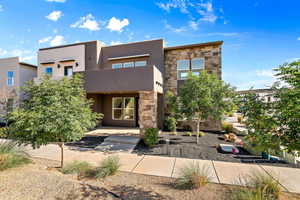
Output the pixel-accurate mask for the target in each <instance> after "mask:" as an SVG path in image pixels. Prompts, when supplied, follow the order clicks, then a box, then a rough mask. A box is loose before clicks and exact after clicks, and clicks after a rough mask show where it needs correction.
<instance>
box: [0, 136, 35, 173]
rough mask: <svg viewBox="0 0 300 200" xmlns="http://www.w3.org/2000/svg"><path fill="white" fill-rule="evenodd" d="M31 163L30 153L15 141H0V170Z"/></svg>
mask: <svg viewBox="0 0 300 200" xmlns="http://www.w3.org/2000/svg"><path fill="white" fill-rule="evenodd" d="M28 163H30V159H29V156H28V154H26V152H25V151H24V150H23V149H22V148H20V147H19V146H18V145H17V144H16V143H15V142H2V143H0V171H3V170H5V169H8V168H13V167H18V166H22V165H24V164H28Z"/></svg>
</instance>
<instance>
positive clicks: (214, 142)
mask: <svg viewBox="0 0 300 200" xmlns="http://www.w3.org/2000/svg"><path fill="white" fill-rule="evenodd" d="M240 138H242V137H241V136H240ZM166 140H169V144H167V141H166ZM219 144H232V143H230V142H226V141H224V139H223V133H221V132H206V134H205V135H204V136H202V137H199V144H196V136H188V135H185V134H184V133H180V132H179V133H178V134H177V135H172V134H168V133H164V134H161V135H160V137H159V142H158V144H157V145H155V146H154V147H152V148H149V147H147V146H146V145H145V144H144V142H143V141H141V142H139V144H138V145H137V146H136V148H135V149H134V151H133V152H134V153H138V154H145V155H158V156H167V157H182V158H193V159H204V160H215V161H227V162H239V163H256V164H263V165H273V166H282V167H298V168H300V166H299V165H294V164H289V163H286V162H283V161H277V162H276V161H269V160H266V159H263V158H262V157H261V156H257V155H252V154H250V153H249V152H248V151H247V150H246V149H244V148H243V147H238V149H239V153H238V154H231V153H224V152H222V151H221V150H220V149H218V146H219Z"/></svg>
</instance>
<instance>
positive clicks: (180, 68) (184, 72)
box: [177, 58, 204, 80]
mask: <svg viewBox="0 0 300 200" xmlns="http://www.w3.org/2000/svg"><path fill="white" fill-rule="evenodd" d="M202 69H204V58H193V59H191V60H178V61H177V74H178V75H177V78H178V80H185V79H187V77H188V74H189V72H192V74H193V75H199V74H200V71H201V70H202Z"/></svg>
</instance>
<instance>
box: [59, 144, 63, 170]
mask: <svg viewBox="0 0 300 200" xmlns="http://www.w3.org/2000/svg"><path fill="white" fill-rule="evenodd" d="M58 146H59V147H60V167H61V168H63V167H64V143H63V142H60V143H58Z"/></svg>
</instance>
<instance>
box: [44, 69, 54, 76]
mask: <svg viewBox="0 0 300 200" xmlns="http://www.w3.org/2000/svg"><path fill="white" fill-rule="evenodd" d="M45 74H46V75H48V76H52V74H53V69H52V67H46V68H45Z"/></svg>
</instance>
